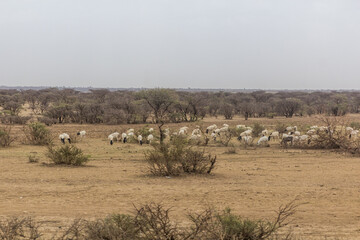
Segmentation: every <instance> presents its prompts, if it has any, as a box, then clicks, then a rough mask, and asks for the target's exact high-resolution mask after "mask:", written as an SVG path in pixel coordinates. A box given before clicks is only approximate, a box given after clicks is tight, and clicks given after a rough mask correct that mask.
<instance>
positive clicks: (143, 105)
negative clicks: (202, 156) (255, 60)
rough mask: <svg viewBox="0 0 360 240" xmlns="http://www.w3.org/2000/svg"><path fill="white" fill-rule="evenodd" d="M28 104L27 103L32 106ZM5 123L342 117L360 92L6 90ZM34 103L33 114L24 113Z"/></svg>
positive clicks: (1, 98)
mask: <svg viewBox="0 0 360 240" xmlns="http://www.w3.org/2000/svg"><path fill="white" fill-rule="evenodd" d="M26 104H27V105H26ZM0 106H1V110H0V118H1V122H2V123H8V124H11V123H17V124H22V123H25V122H26V121H27V120H29V119H30V118H34V117H37V118H38V120H39V121H41V122H44V123H46V124H54V123H90V124H93V123H105V124H121V123H145V122H158V121H159V119H161V121H166V122H189V121H197V120H199V119H202V118H204V117H205V116H220V117H224V118H225V119H232V118H233V117H234V116H235V115H240V116H243V117H244V118H245V119H248V118H258V117H268V118H273V117H275V116H285V117H288V118H291V117H292V116H294V115H296V116H310V115H312V114H326V115H333V116H341V115H345V114H346V113H358V112H359V109H360V92H338V91H331V92H322V91H319V92H302V91H301V92H300V91H299V92H294V91H291V92H290V91H289V92H287V91H281V92H276V93H268V92H265V91H254V92H249V93H246V92H235V93H231V92H189V91H174V90H169V89H149V90H142V91H137V92H134V91H109V90H107V89H97V90H94V89H93V90H90V91H89V92H81V91H76V90H74V89H62V90H59V89H56V88H48V89H41V90H21V91H19V90H0ZM24 106H29V108H30V109H31V111H32V113H33V116H32V117H31V116H23V115H22V114H20V113H21V110H22V109H23V108H24Z"/></svg>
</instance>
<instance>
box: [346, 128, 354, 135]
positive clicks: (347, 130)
mask: <svg viewBox="0 0 360 240" xmlns="http://www.w3.org/2000/svg"><path fill="white" fill-rule="evenodd" d="M345 131H346V133H348V134H350V133H351V131H354V129H353V128H352V127H346V128H345Z"/></svg>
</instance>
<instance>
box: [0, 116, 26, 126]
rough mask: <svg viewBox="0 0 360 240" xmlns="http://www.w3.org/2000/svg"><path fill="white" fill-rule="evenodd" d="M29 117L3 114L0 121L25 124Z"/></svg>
mask: <svg viewBox="0 0 360 240" xmlns="http://www.w3.org/2000/svg"><path fill="white" fill-rule="evenodd" d="M30 118H31V117H29V116H26V117H24V116H18V115H4V116H2V117H1V118H0V122H1V123H4V124H26V122H27V121H28V120H29V119H30Z"/></svg>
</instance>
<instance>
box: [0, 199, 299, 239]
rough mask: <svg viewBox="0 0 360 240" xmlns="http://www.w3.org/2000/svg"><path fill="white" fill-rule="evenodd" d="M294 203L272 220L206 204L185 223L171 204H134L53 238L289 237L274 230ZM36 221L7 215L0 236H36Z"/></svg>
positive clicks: (72, 226) (80, 223)
mask: <svg viewBox="0 0 360 240" xmlns="http://www.w3.org/2000/svg"><path fill="white" fill-rule="evenodd" d="M297 206H298V205H296V204H295V203H294V202H290V203H289V204H287V205H285V206H281V207H280V208H279V210H278V211H277V212H276V215H275V217H274V220H272V221H268V220H262V219H260V220H259V219H258V220H251V219H247V218H244V217H242V216H240V215H237V214H234V213H232V212H231V209H225V210H224V211H221V212H218V211H216V210H214V209H212V208H208V209H206V210H204V211H202V212H200V213H190V214H188V219H189V220H190V223H189V224H186V225H184V226H179V225H178V224H177V223H176V222H175V221H174V220H173V219H172V218H171V208H165V207H164V206H163V205H162V204H156V203H150V204H145V205H143V206H140V207H136V206H134V208H135V211H134V213H133V214H130V215H128V214H126V215H125V214H113V215H110V216H108V217H106V218H104V219H98V220H94V221H86V220H82V219H76V220H75V221H74V222H73V223H72V224H70V226H68V227H64V228H61V229H63V230H61V231H58V232H57V234H56V235H55V236H53V237H52V239H56V240H67V239H74V240H75V239H77V240H85V239H92V240H103V239H109V240H110V239H119V240H154V239H156V240H195V239H196V240H219V239H221V240H263V239H275V238H276V239H289V237H288V235H286V236H284V237H282V238H281V237H279V236H278V235H277V232H278V230H279V229H280V228H282V227H284V226H286V225H287V224H288V223H289V222H290V221H289V220H291V219H290V218H291V216H293V215H294V214H295V210H296V208H297ZM41 236H42V234H41V233H40V232H39V225H38V224H37V223H35V222H34V221H33V220H32V219H31V218H22V219H18V218H11V219H6V220H4V221H1V223H0V239H34V240H36V239H39V238H40V237H41Z"/></svg>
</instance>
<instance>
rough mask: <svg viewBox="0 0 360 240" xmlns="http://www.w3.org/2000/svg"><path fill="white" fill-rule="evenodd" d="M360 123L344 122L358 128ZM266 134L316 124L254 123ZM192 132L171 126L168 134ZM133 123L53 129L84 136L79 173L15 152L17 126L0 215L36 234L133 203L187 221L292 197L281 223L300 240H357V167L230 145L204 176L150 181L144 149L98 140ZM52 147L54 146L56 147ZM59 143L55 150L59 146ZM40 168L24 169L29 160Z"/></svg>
mask: <svg viewBox="0 0 360 240" xmlns="http://www.w3.org/2000/svg"><path fill="white" fill-rule="evenodd" d="M358 119H359V116H356V115H352V116H349V117H348V120H349V121H355V120H357V121H359V120H358ZM254 121H259V122H260V123H262V124H265V125H266V126H268V128H271V126H275V125H276V123H277V122H286V123H289V125H293V124H297V125H313V124H319V122H318V119H317V118H293V119H290V120H289V119H284V118H281V119H255V120H250V121H249V122H247V123H246V124H247V125H251V124H252V123H253V122H254ZM213 122H215V123H217V124H219V123H228V124H230V125H235V124H243V123H245V121H243V120H242V119H234V120H231V121H224V120H222V119H220V118H219V119H206V120H205V121H204V122H202V123H200V124H203V125H204V126H207V125H208V124H210V123H213ZM184 125H188V126H190V127H192V126H194V125H195V124H178V125H171V127H172V128H175V127H176V128H178V127H180V126H184ZM130 127H134V128H135V129H137V128H140V127H141V125H122V126H106V125H105V126H103V125H54V126H52V127H50V129H51V131H52V133H53V134H54V136H56V135H57V134H58V133H60V132H68V133H71V134H75V133H76V131H77V130H82V129H84V130H86V131H87V132H88V134H87V136H86V137H85V138H84V139H82V140H81V141H79V142H78V143H76V145H77V146H78V147H80V148H81V149H83V151H84V152H85V153H86V154H90V155H91V161H90V162H89V163H88V164H87V166H85V167H62V166H60V167H58V166H52V167H49V166H45V165H43V164H42V162H48V160H47V159H46V157H45V155H44V153H45V152H46V148H45V147H41V146H30V145H24V144H21V141H22V140H23V139H24V136H23V135H22V126H16V127H14V128H13V132H14V133H15V134H16V135H17V136H18V139H17V141H16V142H15V143H14V144H13V146H12V147H10V148H5V149H0V215H1V216H33V217H35V219H37V220H39V221H42V223H43V226H44V227H45V228H46V227H49V228H52V229H56V227H58V226H61V225H65V224H68V223H69V222H70V221H71V220H73V219H75V218H79V217H81V218H91V219H93V218H98V217H104V216H106V215H107V214H111V213H131V211H132V209H133V204H135V205H140V204H143V203H149V202H161V203H163V204H164V205H165V206H167V207H172V216H173V218H174V219H176V220H177V221H178V222H184V221H185V222H186V213H187V212H190V211H201V210H203V209H204V208H206V207H208V206H213V207H216V208H217V209H223V208H225V207H230V208H231V209H233V212H234V213H238V214H241V215H242V216H244V217H247V218H255V219H258V218H268V219H271V218H272V217H273V216H275V214H274V211H275V210H277V209H278V207H279V206H280V205H282V204H286V203H288V202H290V201H292V200H294V199H295V198H297V199H298V202H299V203H301V205H300V206H299V208H298V210H297V212H296V214H295V215H294V218H293V222H292V223H291V224H290V225H289V227H288V228H289V229H291V230H292V231H293V232H294V233H295V234H296V235H297V236H299V237H300V238H301V239H360V177H359V173H360V159H359V158H356V157H352V156H349V155H345V154H343V153H338V152H335V151H330V150H300V149H282V148H280V147H279V143H277V142H272V143H271V146H270V147H262V148H256V149H244V148H243V147H242V146H239V145H238V143H236V142H235V144H237V145H236V148H237V152H236V154H227V153H226V150H227V149H226V147H221V146H218V145H215V144H212V145H211V146H209V147H208V148H207V151H209V152H210V153H212V154H216V155H217V159H218V161H217V166H216V169H215V170H214V172H213V174H212V175H210V176H209V175H208V176H182V177H172V178H166V177H153V176H150V175H148V171H147V165H146V163H145V161H144V152H145V151H146V150H147V149H150V146H148V145H143V146H140V145H138V144H122V143H115V144H114V145H113V146H110V145H109V143H108V141H107V139H106V136H107V135H108V134H109V133H111V132H112V131H115V130H117V131H119V132H121V131H122V130H125V129H127V128H130ZM55 140H56V142H60V141H59V140H58V139H55ZM57 144H60V143H57ZM34 152H36V155H37V156H38V157H39V158H40V162H39V163H32V164H31V163H28V156H29V155H30V153H33V154H35V153H34Z"/></svg>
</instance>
